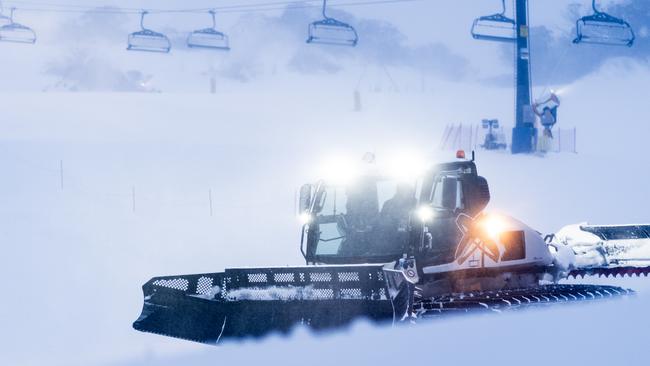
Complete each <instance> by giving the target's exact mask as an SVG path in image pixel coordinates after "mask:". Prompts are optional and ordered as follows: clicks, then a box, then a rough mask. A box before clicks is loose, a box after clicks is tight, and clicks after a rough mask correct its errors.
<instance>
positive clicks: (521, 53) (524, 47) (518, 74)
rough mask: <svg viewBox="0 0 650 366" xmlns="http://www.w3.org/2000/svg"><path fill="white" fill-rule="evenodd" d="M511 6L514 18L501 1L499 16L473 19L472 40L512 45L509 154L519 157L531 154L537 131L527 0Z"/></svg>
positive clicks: (521, 0) (533, 149)
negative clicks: (512, 106) (512, 103)
mask: <svg viewBox="0 0 650 366" xmlns="http://www.w3.org/2000/svg"><path fill="white" fill-rule="evenodd" d="M514 3H515V6H514V8H515V9H514V13H515V19H512V18H508V17H507V16H506V2H505V0H501V12H500V13H496V14H492V15H486V16H482V17H479V18H476V19H475V20H474V23H473V24H472V37H474V38H475V39H478V40H485V41H496V42H506V43H514V45H515V49H516V52H515V56H516V60H515V64H516V65H515V79H516V84H515V90H516V91H515V93H516V97H515V101H516V103H515V127H514V129H513V130H512V143H511V146H510V148H511V150H512V153H513V154H520V153H532V152H534V151H535V144H536V141H537V129H536V128H535V114H534V112H533V107H532V101H531V79H530V42H529V37H528V36H529V31H528V30H529V29H528V0H514Z"/></svg>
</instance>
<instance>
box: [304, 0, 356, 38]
mask: <svg viewBox="0 0 650 366" xmlns="http://www.w3.org/2000/svg"><path fill="white" fill-rule="evenodd" d="M326 8H327V0H323V19H322V20H319V21H316V22H313V23H311V24H310V25H309V29H308V37H307V43H321V44H331V45H341V46H352V47H354V46H356V45H357V42H359V35H358V34H357V31H356V29H354V27H352V26H351V25H349V24H347V23H344V22H342V21H340V20H337V19H334V18H330V17H328V16H327V14H326Z"/></svg>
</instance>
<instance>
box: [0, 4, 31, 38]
mask: <svg viewBox="0 0 650 366" xmlns="http://www.w3.org/2000/svg"><path fill="white" fill-rule="evenodd" d="M14 10H16V8H11V14H10V15H9V17H8V18H7V17H6V16H4V15H2V14H0V24H3V25H2V26H0V41H2V42H14V43H30V44H34V43H36V33H35V32H34V30H33V29H31V28H30V27H28V26H25V25H22V24H20V23H16V22H14Z"/></svg>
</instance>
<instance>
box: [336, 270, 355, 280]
mask: <svg viewBox="0 0 650 366" xmlns="http://www.w3.org/2000/svg"><path fill="white" fill-rule="evenodd" d="M338 277H339V282H359V272H339V273H338Z"/></svg>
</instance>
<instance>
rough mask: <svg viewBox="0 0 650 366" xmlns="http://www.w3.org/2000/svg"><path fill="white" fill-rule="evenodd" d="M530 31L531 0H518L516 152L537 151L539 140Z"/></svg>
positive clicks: (513, 138) (514, 152)
mask: <svg viewBox="0 0 650 366" xmlns="http://www.w3.org/2000/svg"><path fill="white" fill-rule="evenodd" d="M529 35H530V32H529V27H528V0H515V37H516V39H515V48H516V50H515V51H516V52H515V57H516V60H515V64H516V65H515V73H516V75H515V79H516V81H515V83H516V84H515V127H514V128H513V130H512V143H511V146H510V148H511V151H512V153H513V154H520V153H533V152H535V142H536V140H537V128H535V114H534V112H533V108H532V100H531V94H532V91H531V85H532V81H531V72H530V37H529Z"/></svg>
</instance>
